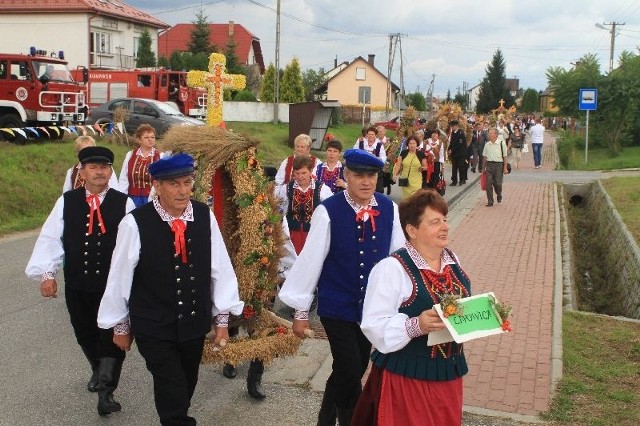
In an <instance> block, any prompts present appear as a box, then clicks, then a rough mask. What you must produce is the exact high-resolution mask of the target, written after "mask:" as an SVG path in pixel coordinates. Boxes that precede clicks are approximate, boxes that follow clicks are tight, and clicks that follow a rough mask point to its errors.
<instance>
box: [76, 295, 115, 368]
mask: <svg viewBox="0 0 640 426" xmlns="http://www.w3.org/2000/svg"><path fill="white" fill-rule="evenodd" d="M64 292H65V302H66V303H67V310H68V311H69V318H70V319H71V325H72V326H73V332H74V333H75V335H76V341H77V342H78V344H79V345H80V346H82V347H86V348H88V349H91V350H93V351H95V352H94V353H96V354H97V355H98V356H99V357H100V358H116V359H119V360H123V359H124V357H125V352H124V351H122V350H120V348H118V347H117V346H116V345H115V344H114V343H113V329H109V330H104V329H102V328H99V327H98V308H99V307H100V300H101V299H102V292H88V291H81V290H76V289H73V288H69V286H66V287H65V290H64Z"/></svg>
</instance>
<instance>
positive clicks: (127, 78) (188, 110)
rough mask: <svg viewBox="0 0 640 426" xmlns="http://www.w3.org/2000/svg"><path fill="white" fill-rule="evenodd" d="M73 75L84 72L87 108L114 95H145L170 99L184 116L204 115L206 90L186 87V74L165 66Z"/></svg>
mask: <svg viewBox="0 0 640 426" xmlns="http://www.w3.org/2000/svg"><path fill="white" fill-rule="evenodd" d="M73 73H74V75H75V77H76V78H78V79H81V76H82V75H83V74H84V75H86V81H87V103H88V105H89V106H90V107H94V106H98V105H101V104H103V103H105V102H107V101H110V100H111V99H115V98H145V99H155V100H157V101H160V102H173V103H174V104H175V105H177V106H178V109H179V110H180V111H181V112H182V113H183V114H185V115H189V116H191V117H198V118H202V117H204V116H205V115H206V105H207V92H206V90H204V89H200V88H192V87H187V84H186V80H187V73H186V72H184V71H171V70H165V69H162V68H160V69H135V70H96V69H90V70H86V69H78V70H74V71H73Z"/></svg>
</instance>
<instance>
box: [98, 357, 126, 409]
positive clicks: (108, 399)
mask: <svg viewBox="0 0 640 426" xmlns="http://www.w3.org/2000/svg"><path fill="white" fill-rule="evenodd" d="M123 361H124V360H120V359H117V358H100V367H98V414H100V415H101V416H106V415H107V414H111V413H115V412H116V411H120V410H122V406H121V405H120V403H119V402H117V401H116V400H115V399H113V391H115V390H116V388H117V387H118V382H119V381H120V373H121V372H122V362H123Z"/></svg>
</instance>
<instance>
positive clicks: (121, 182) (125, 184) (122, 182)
mask: <svg viewBox="0 0 640 426" xmlns="http://www.w3.org/2000/svg"><path fill="white" fill-rule="evenodd" d="M133 151H135V149H134V150H131V151H129V152H127V155H125V156H124V162H123V163H122V169H120V178H119V179H118V189H119V190H120V192H123V193H125V194H128V193H129V176H127V175H128V174H129V160H130V159H131V155H133ZM138 152H139V154H138V155H142V151H138ZM155 152H156V148H152V149H151V151H150V152H149V154H147V155H146V156H144V158H147V157H152V158H153V156H154V155H155ZM169 155H171V152H170V151H166V152H161V153H160V159H163V158H165V157H167V156H169Z"/></svg>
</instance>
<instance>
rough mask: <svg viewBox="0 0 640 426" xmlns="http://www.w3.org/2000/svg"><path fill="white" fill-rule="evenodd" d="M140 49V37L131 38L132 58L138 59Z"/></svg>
mask: <svg viewBox="0 0 640 426" xmlns="http://www.w3.org/2000/svg"><path fill="white" fill-rule="evenodd" d="M139 48H140V37H134V38H133V57H134V58H137V57H138V49H139Z"/></svg>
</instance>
